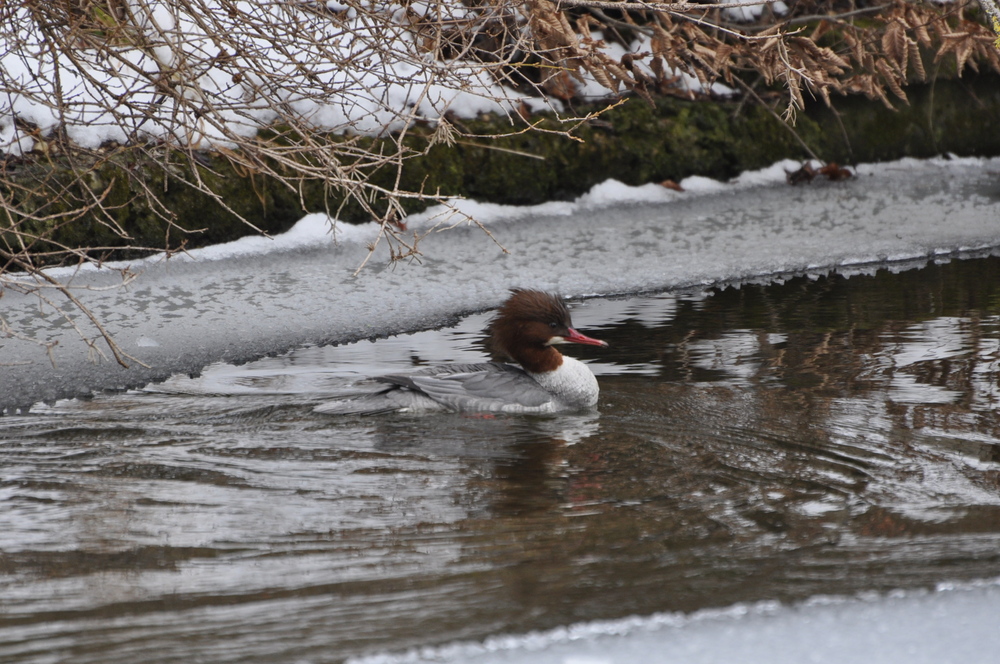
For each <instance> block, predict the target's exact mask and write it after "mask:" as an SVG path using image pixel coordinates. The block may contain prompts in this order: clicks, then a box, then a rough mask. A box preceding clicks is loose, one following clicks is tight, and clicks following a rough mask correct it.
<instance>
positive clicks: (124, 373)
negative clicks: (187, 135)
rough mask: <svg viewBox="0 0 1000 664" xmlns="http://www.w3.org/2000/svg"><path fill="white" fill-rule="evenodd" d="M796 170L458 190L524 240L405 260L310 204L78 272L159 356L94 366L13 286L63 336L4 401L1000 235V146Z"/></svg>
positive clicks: (461, 246) (893, 256) (13, 296)
mask: <svg viewBox="0 0 1000 664" xmlns="http://www.w3.org/2000/svg"><path fill="white" fill-rule="evenodd" d="M794 166H795V164H793V163H791V162H783V163H779V164H776V165H775V166H773V167H771V168H769V169H765V170H763V171H760V172H755V173H746V174H744V175H743V176H740V177H739V178H737V179H736V180H734V181H733V182H731V183H711V182H706V181H705V179H704V178H695V179H691V180H689V181H685V183H684V184H685V186H687V187H688V188H689V189H690V190H691V191H688V192H686V193H678V192H674V191H669V190H665V189H662V188H660V187H658V186H656V185H646V186H643V187H625V186H624V185H621V184H620V183H615V182H607V183H604V184H602V185H599V186H597V187H595V188H594V189H593V190H592V191H591V192H589V193H588V194H586V195H584V196H582V197H581V198H580V199H578V200H577V201H575V202H564V203H548V204H544V205H541V206H536V207H532V208H511V207H504V206H497V205H485V204H477V203H474V202H459V203H456V205H457V206H458V207H459V208H460V209H462V210H465V211H466V212H469V213H472V214H474V215H475V216H476V218H477V219H479V220H480V221H483V222H484V223H486V224H488V226H489V228H490V229H491V231H492V233H493V234H494V235H495V237H496V238H497V240H498V241H499V242H500V243H502V245H503V246H504V247H506V249H507V250H509V252H510V253H504V252H502V251H500V249H499V248H498V247H497V246H496V245H495V244H494V243H493V242H491V241H490V240H489V239H488V238H487V237H486V236H485V235H484V234H483V233H482V231H481V230H479V229H478V228H476V227H474V226H471V225H469V224H459V226H458V227H455V228H451V229H450V230H447V231H445V232H433V233H430V234H429V235H427V236H426V237H425V238H424V239H423V240H422V241H421V244H420V249H421V250H422V251H423V256H422V257H421V259H420V260H419V261H412V262H401V263H396V264H394V265H390V264H388V260H387V253H386V251H385V246H384V244H383V245H382V246H381V247H380V249H379V250H378V251H377V252H376V256H374V257H373V259H372V260H371V262H370V263H369V265H368V267H366V268H365V269H364V270H362V271H361V272H360V273H358V274H355V272H356V270H357V268H358V267H359V265H361V264H362V262H363V261H364V259H365V256H366V252H367V249H366V246H367V244H368V243H369V242H370V241H371V240H372V239H373V238H374V233H375V228H374V227H373V226H361V227H348V226H345V225H342V224H338V225H337V229H338V230H337V231H336V232H335V233H331V232H329V227H328V226H327V224H326V223H325V219H323V218H322V217H318V216H317V215H310V216H309V217H306V218H305V219H303V220H302V222H300V224H299V225H298V226H296V228H294V229H292V230H291V231H290V232H289V233H288V234H286V235H284V236H281V237H279V238H276V239H275V240H268V239H264V238H249V239H245V240H241V241H239V242H236V243H228V244H225V245H219V246H217V247H213V248H209V249H205V250H200V251H197V252H193V256H192V257H191V258H188V257H182V258H176V257H175V258H174V259H171V260H166V261H165V260H162V259H160V258H154V259H151V260H149V259H147V260H144V261H137V262H135V263H134V264H133V268H134V269H135V270H138V271H141V272H142V274H141V275H140V276H139V278H138V279H137V280H136V281H135V282H133V283H132V284H131V285H129V286H128V287H127V288H109V287H111V286H113V285H114V284H115V283H118V282H120V280H121V277H120V274H119V273H118V272H116V271H115V270H103V271H100V272H97V271H93V270H83V271H80V272H79V273H76V274H75V275H73V274H70V273H67V272H66V271H65V270H64V271H61V272H59V274H60V275H61V276H62V277H63V278H71V279H72V285H73V287H74V288H75V292H76V294H77V296H78V297H79V298H80V300H81V301H83V302H84V303H86V305H87V306H88V307H90V308H91V310H92V311H93V312H94V313H95V314H96V315H97V316H98V318H99V319H100V320H101V321H102V322H103V323H104V324H105V325H106V327H107V328H108V330H109V331H110V332H111V333H112V334H113V335H114V337H115V338H116V339H117V340H118V342H119V343H120V344H121V346H122V347H123V348H124V349H125V350H126V351H127V352H129V353H131V354H133V355H134V356H135V357H137V358H139V359H141V360H142V361H143V362H145V363H146V364H148V365H149V368H144V367H141V366H138V365H136V364H133V365H132V366H131V368H128V369H124V368H122V367H119V366H118V365H116V364H114V363H112V362H109V361H101V362H98V363H94V362H92V361H91V358H89V357H88V350H87V347H86V346H85V345H84V344H83V343H82V342H81V341H80V339H79V337H78V336H77V333H76V332H75V331H74V330H73V329H72V328H71V327H70V325H69V324H68V323H67V322H66V320H65V319H64V315H63V311H65V312H66V313H68V314H69V315H71V316H72V315H75V313H74V312H73V310H72V308H71V307H69V306H68V305H65V304H63V303H60V307H61V310H55V309H54V308H53V307H52V306H49V305H40V303H39V301H38V299H37V297H34V296H30V295H20V294H18V293H15V292H13V291H11V290H9V289H8V291H7V292H6V293H5V297H4V301H3V304H4V309H3V312H2V316H3V318H4V320H6V321H7V323H8V324H10V325H11V327H12V328H14V329H15V330H18V331H19V332H20V333H22V334H24V335H26V336H32V337H35V338H36V339H38V340H41V341H45V342H58V345H57V346H55V348H54V350H53V358H54V360H55V366H54V367H53V366H51V365H50V363H49V361H48V359H47V358H46V355H45V353H44V351H43V350H42V349H41V348H40V347H39V346H38V345H36V344H34V343H31V342H29V341H25V340H21V339H16V338H6V339H2V340H0V362H2V363H3V371H2V372H0V408H2V409H7V410H8V411H9V410H11V409H15V408H23V407H25V406H29V405H31V404H32V403H35V402H37V401H39V400H53V399H57V398H62V397H72V396H79V395H85V394H88V393H90V392H92V391H93V390H99V389H107V388H124V387H134V386H138V385H142V384H145V383H148V382H151V381H157V380H163V379H165V378H167V377H168V376H170V375H172V374H175V373H179V372H180V373H182V372H197V371H200V370H201V369H202V368H203V367H204V366H206V365H208V364H210V363H212V362H217V361H227V362H243V361H248V360H252V359H256V358H259V357H262V356H266V355H268V354H274V353H280V352H283V351H286V350H288V349H290V348H293V347H296V346H301V345H305V344H326V343H344V342H350V341H354V340H358V339H363V338H371V337H377V336H385V335H390V334H395V333H399V332H402V331H409V330H416V329H422V328H428V327H433V326H438V325H442V324H445V323H448V322H450V321H453V320H454V319H455V317H456V316H457V315H459V314H461V313H467V312H471V311H478V310H484V309H487V308H489V307H492V306H495V305H497V304H498V303H499V302H500V301H501V300H502V299H503V298H504V296H505V293H506V291H507V289H509V288H511V287H514V286H530V287H534V288H541V289H547V290H553V291H558V292H560V293H562V294H563V295H598V294H611V293H629V292H639V291H647V292H654V291H665V290H671V289H683V288H700V287H704V286H706V285H709V284H716V283H725V282H729V283H733V282H736V283H739V282H740V281H743V280H760V279H764V280H767V279H774V278H780V277H781V275H785V274H788V273H796V272H812V273H822V272H827V271H830V270H839V271H842V272H847V273H849V272H851V271H854V270H861V271H864V270H870V269H872V267H873V266H877V265H886V264H889V263H890V262H891V261H902V260H907V259H918V258H921V257H924V258H926V257H935V256H937V257H940V256H946V255H958V254H961V253H962V252H966V251H973V250H986V249H990V248H994V247H998V246H1000V177H998V173H1000V160H997V159H994V160H986V159H950V160H949V159H935V160H928V161H916V160H903V161H900V162H894V163H889V164H877V165H870V166H863V167H860V168H859V169H858V177H857V178H856V179H854V180H851V181H847V182H838V183H830V182H819V181H817V182H814V183H813V184H811V185H807V186H798V187H790V186H787V185H786V184H784V172H785V171H786V170H790V169H792V168H793V167H794ZM443 214H444V210H442V209H440V208H438V209H434V210H430V211H428V212H427V213H424V214H422V215H415V216H414V217H412V218H411V219H409V220H408V223H409V224H410V226H411V228H413V229H416V230H417V231H419V232H425V231H427V230H428V229H430V228H433V227H434V225H435V224H438V223H443V224H444V225H446V226H448V225H453V224H455V223H458V222H459V218H457V217H452V218H450V219H445V218H444V216H443ZM117 267H121V266H117ZM77 318H78V319H79V316H77ZM81 326H82V327H83V329H84V332H85V334H86V335H87V336H88V337H93V336H94V335H95V331H94V330H93V329H90V328H88V327H87V326H86V324H84V323H82V322H81ZM98 346H100V343H98Z"/></svg>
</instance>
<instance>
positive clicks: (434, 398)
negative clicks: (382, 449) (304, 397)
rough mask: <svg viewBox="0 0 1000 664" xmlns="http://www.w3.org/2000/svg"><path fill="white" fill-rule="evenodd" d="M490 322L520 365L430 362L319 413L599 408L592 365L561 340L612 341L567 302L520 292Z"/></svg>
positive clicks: (500, 344)
mask: <svg viewBox="0 0 1000 664" xmlns="http://www.w3.org/2000/svg"><path fill="white" fill-rule="evenodd" d="M512 293H513V294H512V295H511V297H510V298H509V299H508V300H507V301H506V302H504V304H503V305H502V306H501V307H500V309H499V311H498V312H497V316H496V318H495V319H494V320H493V322H492V324H491V325H490V328H489V332H490V340H489V343H490V346H491V347H492V349H493V350H494V352H496V353H498V354H500V355H503V356H506V357H508V358H510V359H511V360H513V361H515V362H517V363H518V364H520V365H521V368H518V367H515V366H513V365H511V364H504V363H500V362H487V363H483V364H454V365H445V366H438V367H430V368H427V369H423V370H421V371H417V372H414V373H410V374H401V375H391V376H381V377H379V378H375V379H374V380H375V381H377V382H379V383H385V384H386V385H385V387H382V388H381V389H379V390H378V391H377V392H374V393H369V394H365V395H363V396H359V397H354V398H349V399H340V400H337V401H331V402H328V403H325V404H321V405H319V406H317V407H316V411H317V412H320V413H332V414H337V415H348V414H353V415H370V414H375V413H388V412H418V411H451V412H479V413H556V412H562V411H571V410H582V409H587V408H593V407H594V406H595V405H596V404H597V395H598V392H599V391H600V390H599V388H598V386H597V379H596V378H594V374H593V373H592V372H591V371H590V369H589V368H587V365H586V364H584V363H583V362H580V361H579V360H577V359H574V358H572V357H566V356H564V355H563V354H562V353H560V352H559V351H558V350H556V349H555V346H556V345H557V344H564V343H577V344H587V345H590V346H603V347H606V346H607V345H608V344H607V343H606V342H604V341H600V340H598V339H591V338H590V337H588V336H584V335H582V334H580V333H579V332H577V331H576V330H574V329H573V323H572V321H571V320H570V316H569V311H568V310H567V309H566V305H565V304H563V302H562V300H560V299H559V298H557V297H556V296H554V295H550V294H549V293H543V292H541V291H536V290H527V289H520V288H517V289H514V290H513V291H512Z"/></svg>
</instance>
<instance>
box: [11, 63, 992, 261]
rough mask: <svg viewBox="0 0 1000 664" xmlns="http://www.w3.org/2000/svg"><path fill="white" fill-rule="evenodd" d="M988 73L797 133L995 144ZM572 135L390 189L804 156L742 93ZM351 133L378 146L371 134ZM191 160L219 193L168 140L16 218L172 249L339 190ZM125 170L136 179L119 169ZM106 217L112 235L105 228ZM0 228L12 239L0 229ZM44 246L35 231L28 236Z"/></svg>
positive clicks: (869, 151)
mask: <svg viewBox="0 0 1000 664" xmlns="http://www.w3.org/2000/svg"><path fill="white" fill-rule="evenodd" d="M997 83H998V79H997V77H995V76H986V75H983V76H979V77H975V78H971V79H963V80H939V81H937V82H936V83H934V84H931V85H924V86H911V87H910V88H908V89H907V94H908V96H909V99H910V104H909V105H906V104H902V103H898V104H897V110H889V109H886V108H885V107H884V106H883V105H882V104H881V103H880V102H872V101H869V100H866V99H861V98H856V97H854V98H845V99H836V100H835V107H836V109H837V113H839V118H838V117H837V115H836V114H835V113H834V112H833V111H831V110H829V109H827V108H825V107H824V106H823V105H821V104H814V105H812V106H811V107H810V108H808V109H806V111H805V112H802V113H800V114H799V117H798V122H797V125H796V132H797V133H798V134H799V135H800V136H801V137H802V139H803V140H804V141H805V142H806V143H808V144H809V145H810V146H811V147H812V148H813V150H814V151H815V152H816V153H817V154H818V155H819V156H820V157H821V158H823V159H825V160H828V161H838V162H841V163H852V162H859V161H880V160H889V159H897V158H900V157H903V156H915V157H926V156H931V155H935V154H941V153H943V152H955V153H957V154H963V155H993V154H1000V132H997V131H992V130H991V128H993V127H1000V85H997ZM592 110H596V109H577V112H578V113H579V114H581V115H582V114H583V113H586V112H590V111H592ZM542 127H544V128H545V129H548V130H552V131H553V132H560V131H563V130H564V129H565V128H564V127H563V126H561V125H560V124H559V123H557V122H556V121H555V120H554V119H551V118H549V119H545V120H544V121H543V124H542ZM462 129H463V131H465V132H467V133H472V134H477V135H495V134H502V133H505V132H507V133H509V132H511V131H512V130H514V128H513V127H511V125H510V123H509V121H508V120H507V119H506V118H480V119H478V120H475V121H468V122H464V123H463V125H462ZM574 134H575V135H576V136H577V137H578V138H579V139H580V140H579V141H576V140H570V139H568V138H566V137H565V136H562V135H560V134H558V133H544V132H526V133H523V134H517V135H513V136H508V137H505V138H501V139H497V140H490V139H479V140H475V139H463V141H462V142H461V143H459V144H456V145H455V146H452V147H447V146H445V145H440V144H439V145H435V146H434V147H432V148H430V150H429V151H428V153H427V154H426V155H425V156H422V157H417V158H414V159H412V160H410V161H408V162H407V164H406V168H405V169H404V170H403V174H402V179H401V181H400V187H401V188H403V189H406V190H409V191H422V192H424V193H425V194H428V195H434V194H437V193H441V194H444V195H461V196H467V197H471V198H476V199H478V200H482V201H490V202H498V203H507V204H516V205H528V204H533V203H540V202H543V201H548V200H559V199H569V198H573V197H575V196H578V195H580V194H581V193H583V192H585V191H587V190H588V189H590V188H591V187H592V186H594V185H595V184H598V183H599V182H602V181H604V180H606V179H608V178H612V177H613V178H615V179H618V180H620V181H622V182H625V183H627V184H631V185H638V184H644V183H647V182H661V181H663V180H667V179H670V180H675V181H680V180H681V179H683V178H685V177H687V176H689V175H694V174H698V175H704V176H708V177H714V178H721V179H725V178H729V177H732V176H734V175H736V174H738V173H739V172H741V171H744V170H747V169H756V168H762V167H764V166H767V165H769V164H772V163H774V162H775V161H778V160H780V159H783V158H794V159H803V158H805V157H806V156H807V153H806V151H805V150H804V149H803V148H802V147H801V145H800V144H799V142H798V141H797V140H796V138H795V137H794V136H793V135H792V133H791V132H789V131H788V129H787V128H785V127H784V126H783V125H781V124H780V123H779V122H778V121H777V120H776V119H775V118H774V116H773V114H771V113H770V112H769V111H768V110H767V109H764V108H761V107H760V106H757V105H753V104H749V103H737V102H725V101H685V100H681V99H675V98H662V99H659V100H658V101H657V102H656V105H655V106H651V105H649V104H648V103H646V102H644V101H642V100H639V99H631V100H628V101H627V102H626V103H624V104H621V105H620V106H618V107H616V108H614V109H611V110H608V111H607V112H605V113H603V114H601V115H600V116H599V117H597V118H596V119H595V120H593V121H591V122H589V123H587V124H585V125H582V126H581V127H579V128H578V130H577V131H576V132H574ZM275 136H278V137H279V138H276V139H275V140H286V139H284V138H280V137H282V136H285V134H275ZM429 139H430V130H429V129H427V128H426V127H423V128H421V127H415V128H414V129H413V130H411V132H409V134H408V138H407V142H406V145H407V146H408V147H409V148H410V149H412V150H414V151H416V152H421V151H423V150H425V149H426V147H427V145H428V141H429ZM326 140H328V141H330V142H331V143H336V142H338V141H342V140H346V139H343V138H340V137H336V136H330V137H327V138H326ZM355 140H357V139H355ZM359 143H360V144H362V145H364V146H367V147H369V148H370V149H373V150H378V149H379V145H378V142H377V141H375V140H374V139H364V140H361V141H359ZM200 158H204V159H207V160H208V164H209V167H205V166H204V165H200V164H199V165H196V166H195V168H197V170H198V174H199V177H201V178H202V180H203V181H204V182H206V183H207V184H208V186H209V187H210V188H211V189H212V191H214V192H216V193H217V194H218V197H219V200H215V199H213V198H212V197H210V196H207V195H205V194H203V193H201V192H199V191H197V190H195V189H194V188H192V187H190V186H188V185H186V184H183V182H182V181H181V179H180V178H179V177H178V175H179V174H182V173H185V172H187V170H188V169H189V168H190V165H188V162H187V156H186V155H185V154H183V153H180V152H172V153H168V154H164V155H161V156H160V157H158V158H157V159H156V160H155V161H154V160H151V159H149V158H148V157H139V156H137V155H135V154H133V153H131V152H129V151H127V150H120V151H119V152H116V153H114V154H111V155H108V156H106V157H105V158H104V159H103V160H102V161H101V162H100V163H94V164H92V165H91V167H90V170H89V171H87V172H86V174H85V176H84V177H85V180H86V182H87V184H88V185H89V186H90V188H91V189H92V190H93V191H97V192H103V191H105V190H107V196H106V199H105V203H106V207H107V208H108V209H109V214H110V216H111V220H108V219H104V218H102V217H99V216H97V215H86V216H84V217H82V218H80V219H77V220H75V221H73V222H72V223H63V222H57V221H52V220H49V221H37V220H33V221H28V220H25V219H21V220H19V223H20V224H21V227H22V228H23V229H26V230H29V231H30V232H32V233H34V234H38V235H43V236H45V237H47V238H49V239H50V240H52V241H53V242H54V243H59V244H64V245H67V246H72V247H87V246H91V247H93V246H106V247H125V246H130V245H131V246H140V247H173V248H176V247H178V246H181V244H182V243H183V244H186V246H189V247H193V246H199V245H204V244H211V243H216V242H223V241H226V240H231V239H234V238H236V237H240V236H242V235H246V234H248V233H253V232H255V231H254V230H253V229H252V228H250V227H249V226H247V225H246V224H244V223H243V222H241V221H240V219H239V218H238V216H237V215H240V216H242V217H244V218H245V219H247V220H248V221H249V222H250V223H251V224H253V225H254V226H255V227H257V228H259V229H260V230H263V231H265V232H268V233H279V232H282V231H284V230H287V229H288V228H289V227H290V226H291V225H292V224H293V223H294V222H295V221H296V220H298V219H299V218H301V217H302V216H303V214H304V213H306V212H319V211H325V210H327V209H330V210H334V211H336V210H337V209H338V207H339V206H341V204H342V203H344V201H343V199H342V198H341V197H340V194H339V193H338V192H333V191H329V190H328V189H327V188H326V187H325V186H324V185H323V183H321V182H316V181H304V182H301V183H298V185H299V186H298V187H297V189H296V190H294V191H293V190H291V189H289V188H288V187H286V186H284V185H282V184H280V183H277V182H275V181H274V180H271V179H268V178H265V177H262V176H261V175H259V174H250V173H245V172H238V171H237V170H236V169H234V167H233V166H232V165H231V164H230V163H229V162H228V161H227V160H226V159H224V158H223V157H221V156H215V157H212V156H202V157H200ZM164 163H165V164H166V168H164V166H163V164H164ZM78 168H79V167H78ZM72 173H73V172H72V171H71V170H70V169H69V165H68V163H67V162H65V161H59V160H55V161H51V162H50V161H48V160H44V159H41V158H39V159H38V160H36V161H34V162H28V163H26V164H24V165H21V166H18V170H17V171H16V172H15V173H13V174H11V173H9V172H8V178H10V177H12V176H13V177H14V178H15V179H16V180H17V182H18V184H19V185H22V186H24V187H27V188H28V189H30V190H32V191H33V192H34V193H33V194H30V195H25V194H23V193H22V192H20V191H14V190H12V189H6V190H4V191H2V193H3V195H4V196H5V197H8V199H9V198H11V197H15V196H16V197H17V198H15V199H14V200H15V201H16V203H15V205H16V207H18V208H19V209H20V210H22V211H23V212H24V213H26V214H34V215H35V216H36V217H50V218H51V217H52V216H53V215H57V214H59V213H61V212H66V211H68V210H69V209H71V208H72V207H73V206H72V205H71V204H70V203H68V202H66V199H65V196H61V193H63V192H70V197H71V198H72V197H73V196H75V197H76V198H77V200H86V197H85V196H84V193H83V192H81V191H80V187H79V184H74V182H73V179H74V178H73V176H72ZM130 173H131V174H136V175H137V176H138V177H137V178H131V177H129V174H130ZM370 178H371V182H373V183H374V184H377V185H379V186H381V187H384V188H386V189H392V188H393V187H394V185H395V179H396V172H395V169H394V168H390V167H383V168H382V169H380V170H378V171H375V172H373V173H371V174H370ZM136 179H138V180H140V181H141V182H142V183H143V184H144V186H145V188H146V189H148V190H149V191H152V192H155V194H156V196H157V199H158V201H159V204H160V205H162V207H163V209H164V210H165V211H166V213H167V214H168V216H169V217H170V218H171V219H172V221H173V224H175V226H174V225H172V224H171V223H168V222H167V221H165V220H164V219H163V218H162V216H161V215H158V214H156V213H155V212H154V211H153V210H152V209H151V208H150V207H149V203H148V201H147V200H146V198H145V196H144V195H143V193H142V191H141V188H140V187H139V185H138V182H137V181H136ZM220 200H221V201H222V202H224V204H223V203H220ZM428 204H429V201H428V200H426V199H423V200H421V199H408V200H406V201H405V202H404V207H405V209H406V210H407V212H415V211H418V210H421V209H423V208H424V207H425V206H426V205H428ZM371 205H372V206H373V208H374V209H375V210H376V211H377V212H381V211H383V210H385V207H386V203H385V201H380V200H377V199H376V200H372V201H371ZM227 208H228V209H227ZM234 213H235V214H234ZM340 217H341V219H343V220H345V221H349V222H359V221H367V220H368V215H367V213H366V212H365V210H364V209H363V207H362V206H361V205H359V204H358V203H357V202H353V201H348V202H347V203H346V204H344V205H343V208H342V210H341V212H340ZM115 224H117V225H119V226H120V227H121V229H122V230H123V231H124V234H120V233H118V232H117V231H116V230H115V229H114V225H115ZM0 240H2V241H6V242H8V243H11V245H10V246H14V247H16V244H14V241H13V239H12V238H11V235H10V233H4V229H3V227H0ZM53 246H54V245H53V244H48V245H46V244H44V243H40V244H38V245H37V246H36V247H34V248H35V249H44V248H52V247H53ZM132 253H134V252H125V251H121V252H119V253H117V254H115V255H116V256H125V255H131V254H132Z"/></svg>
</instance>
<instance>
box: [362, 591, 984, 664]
mask: <svg viewBox="0 0 1000 664" xmlns="http://www.w3.org/2000/svg"><path fill="white" fill-rule="evenodd" d="M998 584H1000V580H992V581H988V582H982V583H979V584H971V585H963V586H961V587H959V586H953V585H950V584H941V585H939V586H938V588H937V589H936V590H935V591H933V592H927V591H897V592H894V593H890V594H889V595H888V596H871V597H863V598H852V599H845V598H825V597H817V598H814V599H813V600H811V601H809V602H806V603H804V604H802V605H799V606H792V607H788V606H783V605H781V604H779V603H777V602H758V603H755V604H752V605H737V606H734V607H730V608H727V609H714V610H703V611H698V612H696V613H694V614H692V615H689V616H685V615H682V614H672V613H670V614H658V615H653V616H649V617H641V618H640V617H635V618H626V619H623V620H614V621H607V622H592V623H581V624H578V625H571V626H569V627H560V628H557V629H555V630H551V631H548V632H536V633H532V634H526V635H521V636H514V635H511V636H497V637H492V638H490V639H487V640H486V641H484V642H482V643H454V644H449V645H443V646H439V647H431V648H423V649H418V650H413V651H409V652H405V653H386V654H380V655H372V656H369V657H364V658H358V659H354V660H349V662H350V664H419V663H423V662H463V663H466V664H631V663H633V662H647V663H649V664H732V663H733V662H742V663H744V664H801V662H814V663H816V664H843V663H844V662H857V663H864V664H900V662H905V663H906V664H989V663H991V662H995V661H996V657H997V653H998V652H1000V631H998V630H997V609H998V608H1000V585H998Z"/></svg>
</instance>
